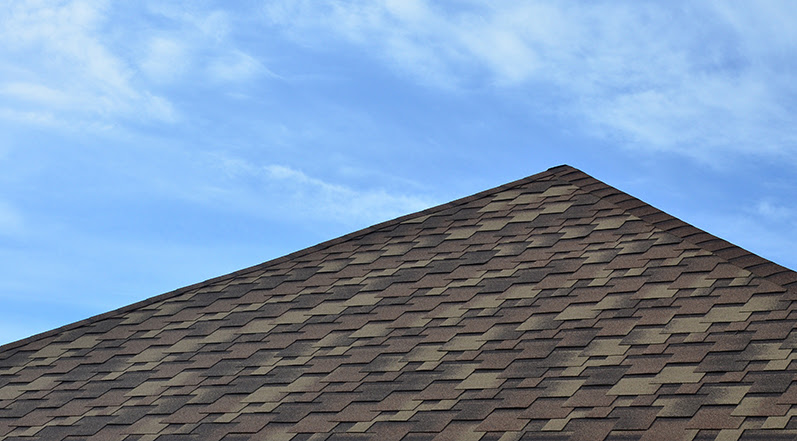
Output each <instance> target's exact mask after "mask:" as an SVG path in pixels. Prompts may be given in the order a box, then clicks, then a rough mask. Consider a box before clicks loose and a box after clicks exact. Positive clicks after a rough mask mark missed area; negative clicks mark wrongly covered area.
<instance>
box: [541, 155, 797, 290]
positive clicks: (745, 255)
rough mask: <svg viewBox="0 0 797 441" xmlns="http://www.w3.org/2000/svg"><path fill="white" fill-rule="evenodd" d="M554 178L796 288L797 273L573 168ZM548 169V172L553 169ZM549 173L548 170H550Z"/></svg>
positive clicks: (751, 269)
mask: <svg viewBox="0 0 797 441" xmlns="http://www.w3.org/2000/svg"><path fill="white" fill-rule="evenodd" d="M554 169H556V170H557V175H558V176H557V177H558V178H559V179H562V180H564V181H567V182H570V183H571V184H573V185H575V186H577V187H579V188H581V189H583V190H584V191H587V192H589V193H591V194H593V195H595V196H597V197H600V198H601V199H604V200H607V201H609V202H611V203H613V204H614V205H616V206H618V207H619V208H621V209H623V210H625V211H626V212H627V213H629V214H632V215H634V216H636V217H638V218H640V219H642V220H644V221H645V222H648V223H650V224H652V225H653V226H654V227H656V228H658V229H660V230H662V231H666V232H667V233H670V234H672V235H674V236H676V237H679V238H681V239H683V240H685V241H687V242H689V243H692V244H694V245H696V246H699V247H701V248H703V249H705V250H707V251H710V252H712V253H714V254H716V255H717V256H718V257H720V258H722V259H725V260H726V261H728V262H729V263H731V264H733V265H736V266H738V267H740V268H743V269H745V270H747V271H749V272H751V273H752V274H754V275H756V276H758V277H762V278H766V279H767V280H769V281H770V282H773V283H776V284H778V285H781V286H783V287H784V288H794V287H797V272H795V271H793V270H791V269H789V268H786V267H784V266H781V265H779V264H777V263H775V262H772V261H771V260H768V259H765V258H763V257H761V256H759V255H757V254H755V253H752V252H750V251H748V250H746V249H744V248H742V247H740V246H738V245H736V244H733V243H731V242H728V241H727V240H725V239H722V238H719V237H717V236H714V235H712V234H710V233H707V232H706V231H704V230H701V229H700V228H697V227H695V226H694V225H691V224H688V223H686V222H684V221H682V220H681V219H678V218H677V217H675V216H672V215H671V214H668V213H666V212H664V211H662V210H659V209H658V208H656V207H654V206H653V205H651V204H649V203H647V202H644V201H642V200H640V199H638V198H636V197H634V196H631V195H629V194H628V193H625V192H623V191H620V190H618V189H617V188H614V187H612V186H610V185H608V184H606V183H605V182H602V181H600V180H598V179H596V178H594V177H592V176H590V175H588V174H586V173H584V172H582V171H581V170H578V169H576V168H573V167H568V166H560V167H555V168H554ZM554 169H550V170H554ZM550 170H549V171H550Z"/></svg>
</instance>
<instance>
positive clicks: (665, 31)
mask: <svg viewBox="0 0 797 441" xmlns="http://www.w3.org/2000/svg"><path fill="white" fill-rule="evenodd" d="M788 8H789V5H787V4H784V3H773V2H764V3H760V4H759V3H757V4H755V5H753V4H747V3H733V4H729V3H726V2H716V3H701V4H694V3H676V4H673V3H666V4H645V5H639V4H636V3H633V4H632V3H622V2H610V3H605V2H599V3H590V4H585V3H578V4H571V3H547V2H532V3H529V2H522V3H516V2H484V3H480V2H464V3H460V4H458V5H456V6H452V5H451V4H448V3H436V2H427V1H424V0H414V1H411V2H397V1H380V2H371V1H357V0H351V1H335V2H316V1H301V0H290V1H283V2H277V3H273V2H272V3H270V4H269V6H267V7H266V8H265V9H264V11H265V17H266V19H267V20H268V21H269V23H272V24H275V25H276V26H278V27H281V28H282V29H283V30H284V31H285V32H286V33H287V34H288V35H292V36H293V37H294V38H297V39H301V40H302V41H303V42H305V43H307V44H317V45H321V44H325V42H324V41H323V38H318V39H316V40H311V39H312V37H310V36H314V35H333V36H336V38H339V39H343V40H346V41H349V42H353V43H355V44H359V45H362V46H364V47H367V48H370V49H371V50H372V52H373V54H374V57H376V58H380V59H382V60H384V61H386V62H387V63H389V64H390V65H393V66H395V67H396V68H397V69H399V71H400V72H402V73H405V74H409V75H410V76H411V77H412V78H415V79H416V80H417V81H420V82H422V83H424V84H427V85H430V86H433V87H442V88H446V89H456V90H459V91H467V90H469V89H472V88H476V89H482V88H484V87H498V88H506V89H510V90H512V88H523V89H524V90H531V91H532V96H534V98H529V103H528V104H529V106H530V107H531V108H532V109H533V110H534V111H538V112H554V113H562V114H564V115H566V116H568V117H576V121H581V123H582V124H583V125H584V126H585V127H586V128H587V129H588V130H590V131H592V132H593V133H595V134H598V135H600V136H605V137H609V138H613V139H616V140H618V141H619V142H620V143H621V144H624V145H626V146H632V147H634V148H646V149H652V150H660V151H674V152H677V153H680V154H684V155H689V156H693V157H696V158H699V159H704V160H706V161H709V160H712V158H715V157H716V152H718V151H726V152H728V151H735V152H741V153H747V154H760V153H765V154H777V155H782V156H788V157H790V158H792V159H797V115H795V113H794V112H793V107H794V105H795V103H797V86H795V85H794V82H793V81H791V80H790V78H792V75H791V72H793V67H794V66H793V65H794V62H793V61H792V60H793V59H794V55H795V53H796V52H797V38H791V39H784V38H783V35H784V33H783V32H781V30H785V34H787V35H788V34H794V33H795V31H794V30H793V29H792V27H791V26H790V25H789V24H788V23H787V21H788V19H787V18H786V17H789V16H790V11H789V10H788ZM773 27H774V28H776V29H775V30H772V29H773ZM796 37H797V36H796ZM525 95H528V94H525ZM539 103H544V104H539ZM551 103H554V105H553V107H552V108H549V107H548V106H550V105H551Z"/></svg>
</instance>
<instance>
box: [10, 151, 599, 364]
mask: <svg viewBox="0 0 797 441" xmlns="http://www.w3.org/2000/svg"><path fill="white" fill-rule="evenodd" d="M559 173H566V174H568V173H581V174H582V175H584V176H586V177H589V175H587V174H586V173H583V172H581V171H580V170H578V169H576V168H574V167H571V166H569V165H566V164H562V165H558V166H555V167H551V168H549V169H548V170H546V171H543V172H540V173H536V174H533V175H531V176H527V177H525V178H521V179H518V180H515V181H512V182H509V183H506V184H503V185H500V186H498V187H493V188H490V189H488V190H484V191H481V192H479V193H476V194H473V195H470V196H466V197H463V198H459V199H455V200H453V201H451V202H446V203H444V204H440V205H435V206H433V207H429V208H426V209H424V210H421V211H417V212H415V213H410V214H406V215H403V216H399V217H397V218H394V219H390V220H387V221H384V222H380V223H378V224H374V225H371V226H370V227H365V228H363V229H361V230H357V231H354V232H352V233H348V234H345V235H343V236H339V237H336V238H333V239H330V240H327V241H324V242H321V243H318V244H316V245H313V246H310V247H307V248H303V249H300V250H297V251H294V252H292V253H289V254H286V255H284V256H280V257H277V258H275V259H271V260H267V261H265V262H263V263H259V264H256V265H253V266H250V267H247V268H243V269H240V270H237V271H233V272H231V273H228V274H224V275H221V276H218V277H213V278H211V279H207V280H205V281H202V282H198V283H194V284H191V285H188V286H184V287H182V288H177V289H175V290H173V291H168V292H166V293H163V294H159V295H156V296H153V297H149V298H146V299H144V300H140V301H138V302H135V303H131V304H129V305H125V306H122V307H120V308H117V309H114V310H111V311H108V312H104V313H101V314H98V315H94V316H91V317H88V318H85V319H83V320H79V321H77V322H72V323H68V324H66V325H63V326H59V327H57V328H55V329H51V330H48V331H44V332H40V333H38V334H34V335H31V336H29V337H25V338H23V339H21V340H16V341H12V342H10V343H6V344H4V345H0V353H2V352H5V351H8V350H11V349H14V348H17V347H20V346H24V345H26V344H29V343H33V342H35V341H37V340H41V339H44V338H47V337H52V336H54V335H57V334H60V333H62V332H65V331H70V330H72V329H75V328H79V327H81V326H85V325H89V324H91V323H95V322H98V321H101V320H105V319H108V318H112V317H114V316H116V315H119V314H124V313H126V312H130V311H133V310H136V309H139V308H143V307H145V306H149V305H151V304H153V303H157V302H160V301H163V300H167V299H169V298H171V297H176V296H178V295H181V294H184V293H186V292H188V291H191V290H195V289H201V288H204V287H206V286H209V285H212V284H214V283H219V282H223V281H225V280H229V279H233V278H236V277H239V276H243V275H246V274H249V273H251V272H254V271H260V270H263V269H266V268H268V267H269V266H271V265H277V264H279V263H282V262H284V261H286V260H291V259H295V258H297V257H301V256H304V255H306V254H309V253H313V252H316V251H320V250H323V249H326V248H329V247H331V246H333V245H336V244H339V243H341V242H345V241H347V240H350V239H354V238H356V237H359V236H362V235H365V234H368V233H372V232H374V231H378V230H380V229H382V228H386V227H390V226H393V225H397V224H400V223H401V222H404V221H406V220H408V219H412V218H415V217H421V216H427V215H429V214H432V213H435V212H438V211H442V210H445V209H448V208H452V207H456V206H458V205H463V204H466V203H468V202H471V201H474V200H477V199H481V198H483V197H487V196H490V195H492V194H495V193H499V192H501V191H504V190H507V189H510V188H513V187H517V186H520V185H523V184H526V183H528V182H531V181H535V180H538V179H541V178H546V177H549V176H554V175H557V174H559ZM596 182H600V181H597V180H596Z"/></svg>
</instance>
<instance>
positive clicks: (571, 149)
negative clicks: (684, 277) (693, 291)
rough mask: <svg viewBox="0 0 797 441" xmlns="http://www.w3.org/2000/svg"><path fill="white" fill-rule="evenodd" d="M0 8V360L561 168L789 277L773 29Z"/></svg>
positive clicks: (645, 11) (559, 16) (60, 5)
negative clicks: (101, 320)
mask: <svg viewBox="0 0 797 441" xmlns="http://www.w3.org/2000/svg"><path fill="white" fill-rule="evenodd" d="M2 3H3V4H2V7H0V262H2V265H0V344H2V343H7V342H10V341H13V340H17V339H20V338H24V337H27V336H29V335H32V334H35V333H38V332H42V331H46V330H48V329H51V328H55V327H57V326H61V325H64V324H67V323H70V322H73V321H77V320H81V319H84V318H87V317H89V316H92V315H96V314H99V313H102V312H105V311H108V310H111V309H115V308H118V307H121V306H123V305H126V304H129V303H132V302H135V301H138V300H142V299H144V298H148V297H151V296H154V295H157V294H161V293H163V292H167V291H170V290H173V289H176V288H179V287H181V286H184V285H188V284H192V283H195V282H199V281H202V280H205V279H208V278H211V277H214V276H219V275H222V274H225V273H228V272H231V271H234V270H237V269H241V268H244V267H247V266H251V265H254V264H257V263H260V262H263V261H266V260H269V259H272V258H275V257H279V256H281V255H284V254H287V253H289V252H292V251H295V250H298V249H301V248H304V247H307V246H311V245H314V244H316V243H319V242H321V241H324V240H327V239H331V238H334V237H337V236H339V235H342V234H346V233H348V232H351V231H354V230H356V229H360V228H363V227H367V226H369V225H372V224H374V223H378V222H381V221H385V220H388V219H391V218H394V217H397V216H399V215H402V214H406V213H410V212H413V211H417V210H420V209H423V208H426V207H429V206H432V205H436V204H439V203H444V202H448V201H450V200H453V199H455V198H459V197H463V196H467V195H469V194H472V193H475V192H478V191H481V190H485V189H488V188H491V187H494V186H497V185H500V184H503V183H506V182H509V181H512V180H515V179H519V178H522V177H525V176H528V175H531V174H535V173H538V172H540V171H543V170H546V169H548V168H549V167H552V166H555V165H559V164H570V165H572V166H575V167H578V168H580V169H582V170H583V171H585V172H586V173H589V174H591V175H592V176H595V177H596V178H598V179H600V180H603V181H604V182H606V183H608V184H610V185H613V186H615V187H617V188H619V189H621V190H623V191H626V192H628V193H630V194H632V195H634V196H636V197H639V198H640V199H642V200H644V201H646V202H648V203H650V204H652V205H654V206H656V207H658V208H660V209H663V210H665V211H667V212H669V213H670V214H673V215H675V216H677V217H680V218H681V219H683V220H685V221H687V222H690V223H692V224H694V225H696V226H698V227H700V228H703V229H705V230H707V231H709V232H711V233H713V234H715V235H718V236H720V237H722V238H724V239H727V240H729V241H731V242H733V243H735V244H737V245H740V246H742V247H744V248H747V249H749V250H750V251H753V252H755V253H758V254H760V255H762V256H763V257H766V258H768V259H771V260H773V261H775V262H777V263H780V264H782V265H785V266H787V267H790V268H797V252H796V251H795V249H797V198H795V197H794V195H795V194H797V112H795V109H796V108H797V82H795V81H794V74H793V73H794V72H796V71H797V66H796V64H797V27H795V26H793V22H792V20H791V17H793V4H792V3H789V2H724V1H723V2H720V1H717V2H711V1H706V2H691V1H684V2H669V1H668V2H660V3H655V2H645V3H638V2H633V1H627V2H623V1H612V2H515V1H489V2H488V1H483V2H479V1H458V2H454V1H435V2H432V1H423V0H393V1H375V0H364V1H347V0H338V1H322V0H285V1H282V0H274V1H263V2H256V1H247V2H243V1H242V2H225V1H219V2H212V1H196V2H169V1H164V0H157V1H151V2H147V1H136V2H112V1H3V2H2Z"/></svg>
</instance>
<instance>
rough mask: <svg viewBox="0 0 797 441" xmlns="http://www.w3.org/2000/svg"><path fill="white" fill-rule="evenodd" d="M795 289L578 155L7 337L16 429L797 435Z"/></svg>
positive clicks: (598, 440)
mask: <svg viewBox="0 0 797 441" xmlns="http://www.w3.org/2000/svg"><path fill="white" fill-rule="evenodd" d="M795 300H797V274H795V273H794V272H792V271H790V270H788V269H785V268H783V267H780V266H778V265H776V264H774V263H771V262H769V261H767V260H765V259H762V258H760V257H758V256H756V255H753V254H751V253H749V252H747V251H745V250H742V249H740V248H738V247H736V246H734V245H732V244H730V243H728V242H725V241H724V240H721V239H718V238H716V237H714V236H711V235H709V234H707V233H705V232H703V231H701V230H699V229H697V228H695V227H693V226H691V225H688V224H686V223H684V222H682V221H680V220H678V219H675V218H673V217H672V216H669V215H667V214H665V213H663V212H661V211H659V210H657V209H655V208H653V207H651V206H650V205H648V204H646V203H644V202H641V201H639V200H638V199H635V198H633V197H631V196H628V195H627V194H625V193H622V192H620V191H618V190H616V189H614V188H612V187H609V186H608V185H606V184H604V183H602V182H600V181H597V180H595V179H594V178H592V177H590V176H588V175H586V174H584V173H582V172H580V171H579V170H576V169H574V168H571V167H568V166H560V167H556V168H553V169H550V170H548V171H546V172H543V173H540V174H537V175H534V176H531V177H528V178H526V179H523V180H520V181H517V182H513V183H510V184H507V185H504V186H501V187H498V188H495V189H492V190H488V191H486V192H483V193H479V194H477V195H474V196H471V197H468V198H465V199H461V200H458V201H454V202H451V203H449V204H445V205H442V206H439V207H435V208H431V209H429V210H425V211H423V212H420V213H416V214H411V215H408V216H404V217H402V218H399V219H396V220H393V221H390V222H386V223H383V224H380V225H376V226H373V227H371V228H368V229H366V230H362V231H358V232H355V233H352V234H350V235H347V236H344V237H342V238H339V239H335V240H332V241H329V242H326V243H322V244H319V245H317V246H315V247H312V248H309V249H306V250H302V251H299V252H296V253H293V254H291V255H288V256H285V257H282V258H279V259H276V260H273V261H271V262H266V263H264V264H261V265H258V266H255V267H252V268H249V269H245V270H242V271H238V272H236V273H233V274H230V275H227V276H222V277H219V278H216V279H213V280H209V281H207V282H203V283H200V284H197V285H193V286H189V287H186V288H183V289H180V290H177V291H175V292H172V293H168V294H164V295H161V296H158V297H154V298H152V299H149V300H146V301H143V302H140V303H137V304H134V305H131V306H129V307H125V308H122V309H120V310H117V311H112V312H110V313H107V314H103V315H101V316H97V317H94V318H91V319H88V320H85V321H82V322H79V323H76V324H73V325H69V326H66V327H63V328H60V329H56V330H54V331H50V332H47V333H45V334H41V335H38V336H34V337H31V338H28V339H25V340H22V341H20V342H16V343H11V344H8V345H5V346H3V347H2V348H0V440H17V439H19V440H77V439H87V440H119V441H123V440H124V441H132V440H142V441H143V440H157V441H182V440H225V441H235V440H246V439H263V440H274V441H310V440H312V441H317V440H318V441H320V440H328V441H333V440H334V441H344V440H345V441H355V440H378V441H421V440H452V441H477V440H480V441H514V440H589V441H602V440H606V441H609V440H612V441H620V440H623V441H631V440H641V441H656V440H666V441H679V440H680V441H697V440H701V441H703V440H717V441H720V440H722V441H733V440H787V439H788V440H793V439H797V418H794V417H795V416H797V383H795V382H794V380H795V375H797V362H796V361H795V360H797V352H795V348H797V330H795V322H796V321H797V312H795Z"/></svg>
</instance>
